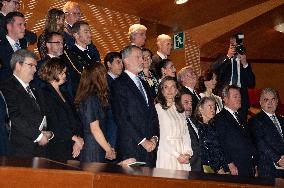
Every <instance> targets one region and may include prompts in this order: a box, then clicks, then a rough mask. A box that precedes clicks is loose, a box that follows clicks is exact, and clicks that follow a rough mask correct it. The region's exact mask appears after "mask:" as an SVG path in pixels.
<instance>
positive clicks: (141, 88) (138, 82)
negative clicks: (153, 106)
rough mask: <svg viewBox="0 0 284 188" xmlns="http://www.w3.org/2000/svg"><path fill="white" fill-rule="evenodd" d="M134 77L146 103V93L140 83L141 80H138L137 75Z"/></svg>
mask: <svg viewBox="0 0 284 188" xmlns="http://www.w3.org/2000/svg"><path fill="white" fill-rule="evenodd" d="M135 79H136V83H137V86H138V89H139V91H140V93H141V94H142V96H143V97H144V99H145V101H146V103H147V97H146V95H145V93H144V90H143V86H142V83H141V81H140V79H139V77H138V76H136V77H135ZM147 104H148V103H147Z"/></svg>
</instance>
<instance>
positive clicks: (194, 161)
mask: <svg viewBox="0 0 284 188" xmlns="http://www.w3.org/2000/svg"><path fill="white" fill-rule="evenodd" d="M190 119H191V122H192V123H194V125H195V126H198V124H197V123H196V121H194V120H193V119H192V118H190ZM187 126H188V131H189V135H190V140H191V148H192V151H193V156H192V157H191V159H190V166H191V171H195V172H200V171H201V158H200V147H199V138H198V136H197V134H198V130H197V132H195V130H194V129H193V127H192V125H191V124H190V122H189V121H188V120H187ZM196 128H197V129H198V127H196Z"/></svg>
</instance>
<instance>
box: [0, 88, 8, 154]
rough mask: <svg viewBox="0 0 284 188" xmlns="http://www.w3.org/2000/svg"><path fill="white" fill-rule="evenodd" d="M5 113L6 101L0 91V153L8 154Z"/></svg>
mask: <svg viewBox="0 0 284 188" xmlns="http://www.w3.org/2000/svg"><path fill="white" fill-rule="evenodd" d="M0 92H1V91H0ZM7 113H8V112H7V110H6V103H5V101H4V98H3V97H2V95H1V93H0V155H7V154H8V131H7V129H6V121H7Z"/></svg>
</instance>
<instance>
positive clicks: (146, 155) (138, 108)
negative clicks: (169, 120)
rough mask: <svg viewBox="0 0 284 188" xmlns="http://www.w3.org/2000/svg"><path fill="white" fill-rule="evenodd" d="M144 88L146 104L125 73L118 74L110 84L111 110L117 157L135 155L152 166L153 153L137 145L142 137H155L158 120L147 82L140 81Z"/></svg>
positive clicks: (124, 157)
mask: <svg viewBox="0 0 284 188" xmlns="http://www.w3.org/2000/svg"><path fill="white" fill-rule="evenodd" d="M141 82H142V83H143V87H144V89H145V90H146V93H147V97H148V101H149V105H147V103H146V101H145V99H144V97H143V96H142V94H141V93H140V91H139V89H138V88H137V86H136V85H135V83H134V82H133V80H131V78H130V77H129V76H128V75H127V74H126V73H124V72H123V73H122V74H121V75H120V76H119V77H118V78H117V79H116V80H115V81H114V82H113V84H112V88H111V96H112V100H111V101H112V105H111V106H112V109H113V114H114V117H115V120H116V123H117V126H118V135H117V136H118V138H117V153H118V159H119V160H125V159H128V158H132V157H133V158H136V160H137V161H144V162H146V163H147V166H149V167H153V166H155V162H156V152H155V151H152V152H147V151H146V150H145V149H144V148H143V147H142V145H141V144H140V145H138V144H139V143H140V142H141V141H142V140H143V139H144V138H147V139H151V138H152V137H153V136H158V137H159V122H158V116H157V112H156V109H155V107H154V103H152V102H151V101H152V99H151V96H150V91H149V88H148V87H147V83H145V82H144V81H143V80H141Z"/></svg>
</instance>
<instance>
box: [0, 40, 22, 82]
mask: <svg viewBox="0 0 284 188" xmlns="http://www.w3.org/2000/svg"><path fill="white" fill-rule="evenodd" d="M19 42H20V46H21V49H25V48H27V41H26V40H25V39H22V40H19ZM13 53H14V50H13V48H12V46H11V45H10V43H9V41H8V40H7V38H6V37H4V38H2V39H1V40H0V58H1V61H2V67H1V69H0V81H4V80H7V79H9V78H11V77H12V70H11V66H10V60H11V58H12V54H13Z"/></svg>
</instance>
